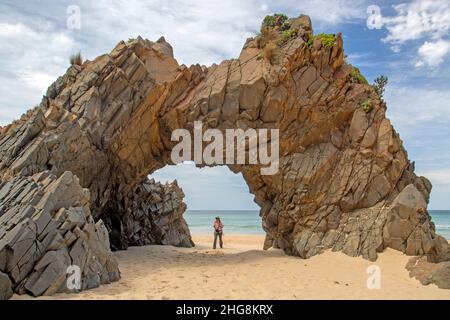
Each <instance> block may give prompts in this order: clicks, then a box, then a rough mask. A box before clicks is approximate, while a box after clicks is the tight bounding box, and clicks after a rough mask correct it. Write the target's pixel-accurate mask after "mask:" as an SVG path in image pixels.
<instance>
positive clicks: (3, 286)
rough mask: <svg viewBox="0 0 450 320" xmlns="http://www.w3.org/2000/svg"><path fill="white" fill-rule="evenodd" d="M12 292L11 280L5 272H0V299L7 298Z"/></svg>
mask: <svg viewBox="0 0 450 320" xmlns="http://www.w3.org/2000/svg"><path fill="white" fill-rule="evenodd" d="M13 294H14V292H13V290H12V283H11V280H10V279H9V277H8V275H7V274H4V273H3V272H0V300H8V299H9V298H11V297H12V296H13Z"/></svg>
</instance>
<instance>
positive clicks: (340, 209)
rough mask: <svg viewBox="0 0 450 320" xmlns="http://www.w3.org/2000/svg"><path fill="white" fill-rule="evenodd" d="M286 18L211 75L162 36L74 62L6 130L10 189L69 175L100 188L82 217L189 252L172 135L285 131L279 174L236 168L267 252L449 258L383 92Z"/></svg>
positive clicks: (1, 145)
mask: <svg viewBox="0 0 450 320" xmlns="http://www.w3.org/2000/svg"><path fill="white" fill-rule="evenodd" d="M277 21H278V20H276V21H275V22H274V24H273V25H272V29H270V30H269V31H270V32H269V33H264V34H263V35H262V36H259V37H256V38H250V39H248V40H247V41H246V43H245V45H244V47H243V49H242V51H241V53H240V55H239V57H238V58H237V59H231V60H225V61H223V62H222V63H220V64H219V65H216V64H214V65H212V66H211V67H209V68H207V67H205V66H200V65H193V66H191V67H186V66H184V65H179V64H178V63H177V61H176V60H175V59H174V57H173V51H172V47H171V46H170V45H169V44H168V43H167V42H166V41H165V39H164V38H161V39H159V40H158V41H156V42H152V41H149V40H144V39H142V38H138V39H135V40H131V41H129V42H127V43H125V42H120V43H119V44H118V45H117V46H116V47H115V48H114V49H113V51H112V52H111V53H109V54H105V55H102V56H100V57H98V58H96V59H95V60H94V61H87V62H85V63H84V64H83V65H82V66H72V67H70V68H69V69H68V71H67V72H66V74H65V75H64V76H62V77H60V78H59V79H58V80H57V81H56V82H55V83H53V84H52V85H51V86H50V88H49V89H48V91H47V94H46V96H45V97H44V98H43V100H42V102H41V104H40V105H39V106H38V107H36V108H35V109H33V110H31V111H29V112H28V113H27V114H26V115H24V116H23V117H22V119H21V120H19V121H17V122H16V123H14V124H12V125H10V126H8V127H6V128H4V129H2V133H1V136H0V152H1V153H0V179H1V181H2V182H1V183H2V185H5V184H8V183H12V181H19V180H20V181H22V180H21V179H25V180H27V181H28V180H29V179H32V178H31V177H33V176H36V175H38V176H39V175H40V174H43V172H48V173H49V174H51V175H54V176H55V177H61V176H63V175H65V174H66V173H65V172H70V174H71V175H73V176H76V177H78V179H79V184H80V186H82V187H83V188H87V189H88V190H89V193H90V197H89V199H90V200H89V202H88V203H86V204H85V208H86V209H84V210H87V208H88V207H89V209H90V212H91V214H92V217H93V219H94V221H98V220H99V219H100V218H101V219H103V220H104V221H106V224H107V225H108V226H109V228H110V230H109V234H110V237H111V242H112V243H113V247H114V248H126V247H127V246H128V245H135V244H137V245H140V244H148V243H155V242H156V243H162V244H164V243H173V244H177V245H191V244H192V242H191V240H190V235H189V234H188V229H187V227H186V225H185V222H184V220H182V218H181V211H183V210H184V206H183V205H182V204H181V200H180V199H181V198H182V197H181V198H180V195H178V196H175V197H174V196H173V195H174V194H177V193H178V191H177V190H176V189H177V188H176V187H175V186H174V187H173V189H172V191H170V190H169V191H167V190H165V188H166V187H163V186H158V185H155V184H154V183H153V184H152V183H150V184H149V181H148V180H147V176H148V175H149V174H151V173H152V172H154V171H155V170H157V169H159V168H162V167H164V166H165V165H167V164H172V161H171V157H170V154H171V150H172V148H173V146H174V144H175V142H173V141H171V134H172V132H173V131H174V130H175V129H180V128H184V129H188V130H190V131H192V130H193V127H194V121H202V123H203V126H204V129H207V128H215V129H218V130H219V131H221V132H225V130H226V129H230V128H231V129H233V128H234V129H236V128H239V129H243V130H247V129H260V128H267V129H279V139H280V144H279V148H280V150H279V151H280V152H279V156H280V157H279V171H278V173H276V174H275V175H262V174H261V170H260V169H261V165H250V164H239V165H238V164H228V166H229V167H230V169H231V170H232V171H233V172H236V173H238V172H240V173H242V175H243V177H244V179H245V181H246V182H247V184H248V186H249V189H250V192H251V193H252V194H254V196H255V202H256V203H257V204H258V205H259V206H260V207H261V213H260V215H261V218H262V225H263V228H264V230H265V231H266V233H267V237H266V241H265V247H266V248H269V247H271V246H276V247H279V248H281V249H283V250H284V251H285V252H286V253H288V254H292V255H297V256H300V257H302V258H308V257H310V256H312V255H315V254H319V253H321V252H323V251H324V250H326V249H332V250H335V251H342V252H344V253H346V254H348V255H351V256H359V255H361V256H363V257H364V258H366V259H370V260H375V259H376V258H377V253H378V252H381V251H383V250H384V249H385V248H388V247H390V248H394V249H396V250H400V251H402V252H404V253H406V254H409V255H424V256H426V257H427V259H428V260H429V261H431V262H440V261H445V260H447V259H448V251H449V245H448V243H447V242H446V241H445V239H444V238H442V237H440V236H438V235H436V234H435V228H434V224H433V223H432V221H431V218H430V216H429V214H428V213H427V209H426V207H427V202H428V199H429V194H430V191H431V184H430V182H429V181H428V180H427V179H426V178H424V177H418V176H416V175H415V174H414V164H413V163H412V162H410V161H409V160H408V157H407V153H406V151H405V149H404V147H403V143H402V141H401V139H400V138H399V135H398V134H397V133H396V132H395V130H394V128H393V127H392V125H391V123H390V121H389V120H388V119H387V118H386V105H385V103H384V102H383V101H382V99H381V98H380V96H379V95H378V93H377V92H376V91H375V90H374V88H373V87H372V86H370V85H368V84H365V83H363V82H361V81H358V79H355V77H354V75H353V71H354V69H353V67H352V66H350V65H348V64H346V63H345V61H344V49H343V40H342V36H341V34H336V35H332V38H331V41H330V37H329V36H328V37H326V38H323V37H320V36H316V37H315V36H313V32H312V26H311V22H310V20H309V18H308V17H306V16H300V17H298V18H296V19H289V20H287V21H284V22H283V23H282V24H280V25H277V23H278V22H277ZM264 30H265V31H266V29H264ZM286 32H287V33H286ZM274 43H276V45H274ZM269 49H270V50H269ZM198 165H199V166H202V165H207V164H206V163H198ZM148 185H153V186H155V188H159V190H160V191H157V192H154V191H152V188H153V187H150V188H148V187H147V186H148ZM167 188H169V189H170V187H167ZM166 191H167V192H166ZM10 192H12V191H5V195H4V197H9V193H10ZM154 194H158V195H159V197H160V198H161V199H162V200H163V201H162V202H158V201H159V199H155V197H154ZM161 194H163V195H164V194H166V195H167V194H171V196H167V198H165V197H164V196H161ZM65 198H67V199H72V195H71V194H70V193H66V194H65V196H64V197H63V200H64V199H65ZM169 198H170V199H171V200H170V201H171V202H170V205H166V203H165V202H166V201H168V200H167V199H169ZM2 199H3V198H2ZM63 200H61V201H63ZM0 201H1V205H2V206H4V200H0ZM158 203H160V204H161V206H162V207H161V208H159V209H156V210H154V205H157V204H158ZM157 206H158V205H157ZM166 206H167V209H166ZM55 209H57V208H55ZM150 212H151V214H150ZM155 212H156V214H155V215H154V216H153V213H155ZM49 214H53V213H50V212H49ZM3 215H4V213H3V214H2V216H3ZM10 232H11V231H8V232H7V234H9V233H10ZM33 267H34V266H33ZM7 270H9V271H7V272H6V273H8V274H9V277H10V278H12V279H13V280H14V276H13V274H11V272H12V269H7ZM2 272H3V271H2ZM17 280H20V279H16V280H14V281H16V284H15V288H18V287H17V285H18V284H20V283H22V282H21V281H18V282H17ZM22 280H23V279H22ZM44 292H45V291H44Z"/></svg>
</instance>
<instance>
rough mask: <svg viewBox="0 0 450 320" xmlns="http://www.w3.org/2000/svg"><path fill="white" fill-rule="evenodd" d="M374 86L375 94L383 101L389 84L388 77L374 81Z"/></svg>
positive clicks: (382, 76)
mask: <svg viewBox="0 0 450 320" xmlns="http://www.w3.org/2000/svg"><path fill="white" fill-rule="evenodd" d="M373 82H374V84H373V85H372V87H373V88H374V90H375V92H376V93H377V94H378V95H379V96H380V99H383V94H384V90H385V89H386V85H387V84H388V77H386V76H384V75H381V76H379V77H377V78H375V80H374V81H373Z"/></svg>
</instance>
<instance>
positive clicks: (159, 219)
mask: <svg viewBox="0 0 450 320" xmlns="http://www.w3.org/2000/svg"><path fill="white" fill-rule="evenodd" d="M183 198H184V193H183V191H182V190H181V189H180V188H179V187H178V184H177V182H176V181H174V182H172V183H167V184H161V183H159V182H155V180H154V179H151V180H149V179H146V180H145V181H144V182H143V183H141V184H140V185H139V186H138V187H137V188H136V190H135V193H134V197H133V198H131V199H127V201H126V202H125V208H124V211H125V214H115V213H114V212H108V213H107V214H106V215H104V217H103V219H104V221H105V223H106V225H108V226H109V229H110V230H120V234H119V233H118V232H117V233H116V232H114V233H113V234H112V235H111V245H112V248H113V249H116V250H117V249H126V248H127V247H128V246H143V245H149V244H163V245H173V246H177V247H192V246H194V242H193V241H192V239H191V235H190V231H189V228H188V226H187V223H186V221H185V220H184V218H183V213H184V212H185V210H186V204H185V203H184V202H183ZM117 223H120V226H118V227H117V226H115V225H114V224H117Z"/></svg>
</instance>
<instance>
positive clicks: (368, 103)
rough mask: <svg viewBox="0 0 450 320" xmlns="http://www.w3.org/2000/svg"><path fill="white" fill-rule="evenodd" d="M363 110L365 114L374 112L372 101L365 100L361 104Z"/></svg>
mask: <svg viewBox="0 0 450 320" xmlns="http://www.w3.org/2000/svg"><path fill="white" fill-rule="evenodd" d="M361 108H362V109H363V110H364V112H365V113H369V112H370V111H371V110H372V101H370V99H366V100H364V101H363V102H361Z"/></svg>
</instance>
